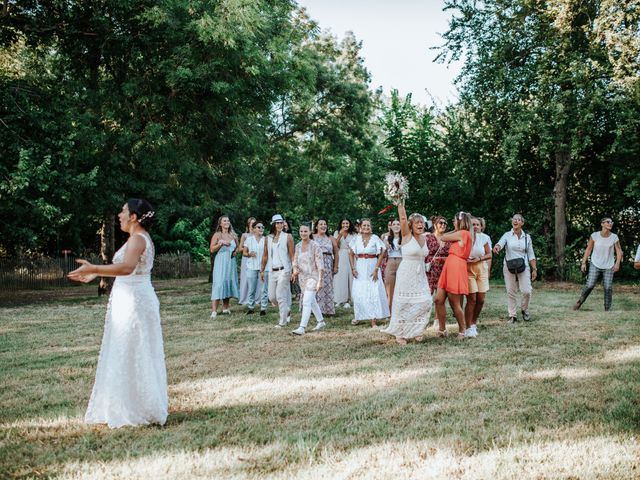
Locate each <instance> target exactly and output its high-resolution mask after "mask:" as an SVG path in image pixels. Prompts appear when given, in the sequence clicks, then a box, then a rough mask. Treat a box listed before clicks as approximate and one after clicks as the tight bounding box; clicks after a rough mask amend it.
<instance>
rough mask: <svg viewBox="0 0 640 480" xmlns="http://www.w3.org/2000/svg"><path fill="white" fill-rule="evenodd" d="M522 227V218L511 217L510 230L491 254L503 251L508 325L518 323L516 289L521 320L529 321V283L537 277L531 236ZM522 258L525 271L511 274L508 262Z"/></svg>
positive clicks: (530, 288)
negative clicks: (519, 296) (518, 296)
mask: <svg viewBox="0 0 640 480" xmlns="http://www.w3.org/2000/svg"><path fill="white" fill-rule="evenodd" d="M523 225H524V217H523V216H522V215H520V214H519V213H516V214H515V215H514V216H513V217H511V226H512V229H511V230H510V231H509V232H506V233H505V234H504V235H502V237H501V238H500V240H499V241H498V243H496V246H495V247H494V248H493V253H495V254H498V253H499V252H500V250H502V249H503V248H504V249H505V256H504V262H503V264H502V274H503V275H504V285H505V287H506V289H507V297H508V310H509V323H515V322H517V321H518V317H517V316H516V297H517V289H518V287H519V288H520V293H522V304H521V308H520V310H521V312H522V319H523V320H524V321H525V322H528V321H529V320H530V318H531V317H530V316H529V300H530V299H531V293H532V291H533V289H532V287H531V282H534V281H535V279H536V277H537V276H538V268H537V266H536V256H535V254H534V253H533V244H532V242H531V236H530V235H529V234H528V233H525V232H524V231H523V230H522V227H523ZM517 258H522V259H523V260H524V266H525V269H524V270H523V271H522V272H520V273H511V272H510V271H509V269H508V268H507V261H508V260H515V259H517Z"/></svg>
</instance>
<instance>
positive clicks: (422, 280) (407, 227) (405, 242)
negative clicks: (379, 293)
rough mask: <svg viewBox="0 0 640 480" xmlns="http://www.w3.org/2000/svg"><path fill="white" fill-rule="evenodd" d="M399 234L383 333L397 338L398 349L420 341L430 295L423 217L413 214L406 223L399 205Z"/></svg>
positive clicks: (425, 322) (405, 216) (403, 210)
mask: <svg viewBox="0 0 640 480" xmlns="http://www.w3.org/2000/svg"><path fill="white" fill-rule="evenodd" d="M398 216H399V218H400V228H401V232H402V237H401V238H402V243H401V248H402V261H401V262H400V265H399V266H398V270H397V272H396V284H395V289H394V293H393V303H392V307H391V321H390V322H389V326H388V327H387V328H386V329H384V330H382V332H383V333H388V334H389V335H393V336H395V337H396V342H398V343H399V344H401V345H404V344H406V343H407V340H410V339H415V340H416V341H420V340H422V335H423V331H424V329H425V328H426V326H427V322H428V321H429V315H430V313H431V304H432V302H431V292H430V291H429V283H428V282H427V277H426V275H425V274H424V258H425V257H426V256H427V254H428V253H429V248H428V247H427V242H426V239H425V237H424V228H425V222H424V217H423V216H422V215H420V214H419V213H413V214H411V216H410V217H409V218H408V219H407V212H406V210H405V208H404V205H402V204H399V205H398Z"/></svg>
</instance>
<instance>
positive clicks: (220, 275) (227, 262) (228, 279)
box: [209, 215, 240, 318]
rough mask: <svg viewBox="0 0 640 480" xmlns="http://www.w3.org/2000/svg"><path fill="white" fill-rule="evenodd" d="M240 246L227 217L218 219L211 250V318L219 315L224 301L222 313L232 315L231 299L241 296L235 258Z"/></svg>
mask: <svg viewBox="0 0 640 480" xmlns="http://www.w3.org/2000/svg"><path fill="white" fill-rule="evenodd" d="M237 246H238V236H237V235H236V232H235V231H234V230H233V227H232V226H231V220H229V217H227V216H226V215H223V216H222V217H220V218H219V219H218V225H217V226H216V231H215V233H214V234H213V237H211V245H210V247H209V250H210V251H211V253H213V254H215V260H214V262H213V285H212V287H211V318H216V316H217V315H218V305H219V304H220V300H222V313H223V314H230V313H231V310H229V299H230V298H231V297H233V298H238V297H239V296H240V293H239V289H238V268H237V265H236V261H235V259H234V258H233V256H234V255H235V253H236V248H237Z"/></svg>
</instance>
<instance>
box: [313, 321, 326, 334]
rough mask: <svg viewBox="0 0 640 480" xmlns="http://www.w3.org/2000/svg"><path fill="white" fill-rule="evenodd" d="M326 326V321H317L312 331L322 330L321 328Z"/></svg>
mask: <svg viewBox="0 0 640 480" xmlns="http://www.w3.org/2000/svg"><path fill="white" fill-rule="evenodd" d="M326 326H327V324H326V323H324V322H320V323H318V324H317V325H316V326H315V327H314V329H313V331H314V332H317V331H319V330H322V329H323V328H324V327H326Z"/></svg>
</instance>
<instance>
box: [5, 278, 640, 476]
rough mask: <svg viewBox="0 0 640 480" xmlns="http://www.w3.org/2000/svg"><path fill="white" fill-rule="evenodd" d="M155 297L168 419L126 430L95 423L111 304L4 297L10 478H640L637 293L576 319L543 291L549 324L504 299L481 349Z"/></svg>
mask: <svg viewBox="0 0 640 480" xmlns="http://www.w3.org/2000/svg"><path fill="white" fill-rule="evenodd" d="M156 287H157V291H158V292H159V296H160V300H161V309H162V311H161V314H162V320H163V329H164V336H165V350H166V357H167V368H168V377H169V383H170V387H169V394H170V415H169V420H168V423H167V425H166V426H164V427H157V426H151V427H144V428H124V429H119V430H110V429H108V428H106V427H102V426H88V425H85V424H84V423H83V416H84V410H85V408H86V404H87V401H88V397H89V394H90V392H91V386H92V384H93V377H94V375H95V364H96V362H97V355H98V350H99V344H100V340H101V336H102V327H103V321H104V313H105V307H106V299H105V298H104V297H103V298H97V297H96V296H95V287H94V286H92V287H84V286H83V287H76V288H73V289H67V290H65V291H64V292H62V293H61V294H59V295H57V296H56V294H55V292H44V293H43V294H42V295H39V296H38V295H34V294H31V293H30V294H27V295H24V296H23V295H15V296H11V297H7V296H5V295H0V302H2V305H3V306H2V307H0V382H1V385H2V389H1V390H0V460H1V462H0V478H5V477H9V478H14V477H15V478H38V477H43V478H44V477H52V476H53V477H56V478H87V479H88V478H91V479H93V478H96V479H102V478H105V479H106V478H127V479H128V478H145V479H146V478H167V479H169V478H283V479H284V478H354V479H355V478H357V479H360V478H442V479H445V478H446V479H450V478H454V479H476V478H490V479H492V480H494V479H508V478H509V479H510V478H519V479H527V478H532V479H534V478H535V479H555V478H581V479H582V478H589V479H591V478H602V479H609V478H629V479H631V478H638V476H639V475H638V472H639V471H640V461H639V460H638V459H639V458H640V451H639V449H638V441H637V438H638V434H639V433H640V368H639V367H640V328H638V323H639V317H640V315H639V314H638V311H639V310H640V297H639V296H638V294H637V293H636V292H634V291H633V290H632V289H627V290H624V291H616V293H615V294H614V311H612V312H609V313H608V314H605V313H604V312H602V311H601V310H600V309H599V307H600V305H599V303H598V301H597V300H598V299H599V298H600V296H601V295H602V293H601V291H599V290H596V291H595V292H594V293H593V294H592V296H593V297H594V298H593V300H594V301H593V302H591V304H589V305H585V307H587V306H588V307H589V308H585V309H584V310H581V311H578V312H574V311H572V310H571V308H570V307H571V305H572V303H573V302H574V301H575V296H576V294H577V292H578V291H579V288H580V287H579V286H575V287H574V289H573V290H572V289H571V288H570V286H567V285H566V284H563V285H562V286H561V288H558V287H557V286H553V285H549V286H546V287H542V288H541V286H540V285H537V286H536V291H535V294H534V297H533V300H532V306H531V311H532V315H533V318H534V321H533V322H530V323H518V324H516V325H507V324H506V323H505V322H504V320H505V317H506V311H505V294H504V290H503V287H500V286H497V285H496V286H495V287H494V288H493V290H492V291H491V292H490V294H489V296H488V304H487V306H486V309H485V312H484V314H483V317H482V319H481V324H480V328H479V332H480V335H479V337H478V338H477V339H475V340H470V341H463V342H459V341H457V340H456V339H455V338H449V339H445V340H442V339H436V338H435V337H434V335H433V330H432V329H430V330H429V331H428V335H427V338H426V339H425V341H424V342H422V343H418V344H410V345H407V346H404V347H402V346H398V345H396V344H395V342H393V341H392V340H390V339H389V338H388V337H387V336H385V335H383V334H381V333H379V332H378V331H376V330H372V329H371V328H369V327H367V326H366V325H360V326H357V327H352V326H351V325H350V324H349V321H350V318H351V317H350V314H351V312H350V311H344V310H340V311H339V313H338V315H336V316H335V317H331V318H329V319H328V324H329V327H328V328H327V329H326V330H325V331H323V332H319V333H309V334H307V335H305V336H304V337H302V338H298V337H293V336H291V335H290V334H289V330H291V329H293V328H295V325H293V324H292V325H290V328H289V329H285V330H281V329H277V328H274V326H275V324H276V323H277V320H276V315H275V311H274V309H271V310H270V313H269V315H267V316H266V317H260V316H258V315H251V316H247V315H244V313H243V311H242V308H241V307H239V306H234V307H233V309H232V311H233V314H232V315H231V316H230V317H222V318H220V317H219V319H218V320H216V321H211V320H210V319H209V318H208V317H209V302H208V289H209V285H208V284H206V283H204V282H202V281H200V280H182V281H163V282H156ZM298 318H299V316H298V315H297V314H296V315H294V322H295V321H296V320H297V319H298ZM449 320H450V322H451V320H452V319H451V318H450V319H449ZM451 323H453V322H451ZM450 330H451V331H455V327H454V326H453V325H451V326H450Z"/></svg>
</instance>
